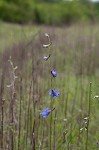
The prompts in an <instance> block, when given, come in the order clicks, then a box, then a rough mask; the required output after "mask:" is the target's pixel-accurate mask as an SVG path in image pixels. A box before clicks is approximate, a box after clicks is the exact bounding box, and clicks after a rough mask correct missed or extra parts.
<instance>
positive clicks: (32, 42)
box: [0, 22, 99, 150]
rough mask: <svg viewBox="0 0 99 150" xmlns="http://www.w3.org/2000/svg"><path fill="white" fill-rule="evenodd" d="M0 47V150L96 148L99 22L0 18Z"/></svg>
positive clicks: (98, 130) (98, 145)
mask: <svg viewBox="0 0 99 150" xmlns="http://www.w3.org/2000/svg"><path fill="white" fill-rule="evenodd" d="M49 43H50V44H49ZM48 44H49V45H48ZM0 45H1V48H0V150H98V149H99V117H98V115H99V24H98V23H95V24H87V23H86V24H80V23H79V24H73V25H70V26H65V25H64V26H62V27H55V26H52V27H49V26H43V25H42V26H36V25H33V26H32V25H17V24H7V23H3V22H0ZM49 54H50V56H49ZM44 56H49V58H48V60H44ZM52 70H56V71H57V77H53V76H52V74H51V71H52ZM52 88H55V90H56V91H58V92H60V94H59V95H57V96H56V97H55V98H53V93H52V95H49V94H48V91H49V90H50V91H51V89H52ZM51 92H52V91H51ZM46 107H48V108H49V110H50V111H49V113H48V114H46V118H44V115H43V116H42V115H41V112H42V111H43V110H44V109H45V108H46Z"/></svg>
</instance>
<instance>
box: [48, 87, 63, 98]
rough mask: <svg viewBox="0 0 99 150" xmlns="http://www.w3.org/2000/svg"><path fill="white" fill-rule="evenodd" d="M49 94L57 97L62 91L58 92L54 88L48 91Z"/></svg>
mask: <svg viewBox="0 0 99 150" xmlns="http://www.w3.org/2000/svg"><path fill="white" fill-rule="evenodd" d="M48 94H49V95H50V96H52V98H55V97H58V96H59V95H60V92H57V91H56V90H55V89H54V88H52V91H48Z"/></svg>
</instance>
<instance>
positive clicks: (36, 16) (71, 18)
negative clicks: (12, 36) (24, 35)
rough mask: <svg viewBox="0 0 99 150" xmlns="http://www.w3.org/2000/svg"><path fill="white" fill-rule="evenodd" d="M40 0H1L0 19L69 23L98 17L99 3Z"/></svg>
mask: <svg viewBox="0 0 99 150" xmlns="http://www.w3.org/2000/svg"><path fill="white" fill-rule="evenodd" d="M48 2H49V1H46V2H43V1H41V0H38V1H32V0H29V1H27V0H24V1H22V0H14V1H12V0H4V1H3V0H2V1H1V2H0V19H1V20H4V21H9V22H17V23H28V22H34V23H39V24H54V25H55V24H64V23H65V24H70V23H72V22H78V21H85V20H91V21H94V20H95V19H94V18H99V9H98V8H99V4H98V3H95V4H93V3H89V2H84V1H83V2H81V1H80V2H77V1H72V2H59V3H56V2H54V1H53V0H52V2H54V3H51V1H50V3H48Z"/></svg>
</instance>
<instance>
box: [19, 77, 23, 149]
mask: <svg viewBox="0 0 99 150" xmlns="http://www.w3.org/2000/svg"><path fill="white" fill-rule="evenodd" d="M21 105H22V77H21V78H20V112H19V135H18V150H20V135H21V115H22V108H21Z"/></svg>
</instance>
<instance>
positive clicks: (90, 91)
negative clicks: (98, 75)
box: [86, 82, 92, 150]
mask: <svg viewBox="0 0 99 150" xmlns="http://www.w3.org/2000/svg"><path fill="white" fill-rule="evenodd" d="M91 95H92V83H91V82H90V87H89V106H88V120H87V127H86V128H87V133H86V134H87V137H86V150H87V149H88V140H89V122H90V110H91Z"/></svg>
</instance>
